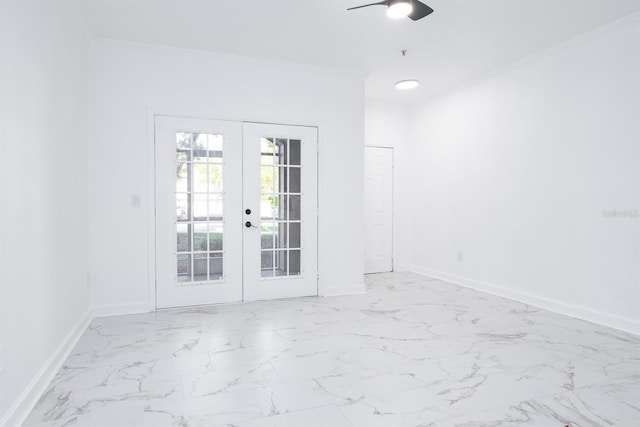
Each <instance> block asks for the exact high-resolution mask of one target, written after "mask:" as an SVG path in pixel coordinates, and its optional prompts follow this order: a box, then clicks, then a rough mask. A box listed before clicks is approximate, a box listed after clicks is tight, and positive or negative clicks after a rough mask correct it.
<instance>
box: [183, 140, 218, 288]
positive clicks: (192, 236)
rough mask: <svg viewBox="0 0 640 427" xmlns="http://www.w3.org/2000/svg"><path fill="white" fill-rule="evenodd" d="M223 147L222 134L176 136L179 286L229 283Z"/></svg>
mask: <svg viewBox="0 0 640 427" xmlns="http://www.w3.org/2000/svg"><path fill="white" fill-rule="evenodd" d="M223 142H224V137H223V135H220V134H209V133H200V132H188V131H179V132H176V157H175V162H174V166H175V173H176V175H175V177H176V179H175V184H176V188H175V195H176V197H175V201H176V221H175V226H176V229H175V230H176V231H175V232H176V258H175V260H176V263H175V266H176V269H175V272H176V282H177V284H178V285H193V284H201V283H205V282H212V281H213V282H215V281H222V280H223V279H224V271H223V259H224V186H223V173H222V172H223V166H224V156H223Z"/></svg>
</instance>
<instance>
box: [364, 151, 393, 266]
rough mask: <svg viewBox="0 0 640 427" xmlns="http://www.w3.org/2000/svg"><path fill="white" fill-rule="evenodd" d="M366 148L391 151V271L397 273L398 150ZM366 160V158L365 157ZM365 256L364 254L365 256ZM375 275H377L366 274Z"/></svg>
mask: <svg viewBox="0 0 640 427" xmlns="http://www.w3.org/2000/svg"><path fill="white" fill-rule="evenodd" d="M364 148H384V149H388V150H391V179H392V182H391V271H396V258H395V252H396V251H395V249H396V227H395V224H396V150H395V148H394V147H389V146H386V145H365V146H364ZM363 150H364V149H363ZM363 158H364V156H363ZM363 178H364V177H363ZM363 256H364V254H363ZM365 274H375V273H365Z"/></svg>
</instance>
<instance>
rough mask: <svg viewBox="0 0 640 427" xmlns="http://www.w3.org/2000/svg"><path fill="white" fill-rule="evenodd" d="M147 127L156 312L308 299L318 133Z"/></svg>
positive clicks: (313, 276)
mask: <svg viewBox="0 0 640 427" xmlns="http://www.w3.org/2000/svg"><path fill="white" fill-rule="evenodd" d="M155 127H156V129H155V131H156V141H155V143H156V144H155V145H156V146H155V149H156V153H155V154H156V165H155V166H156V306H157V307H158V308H168V307H179V306H190V305H202V304H212V303H223V302H234V301H242V300H257V299H271V298H286V297H295V296H308V295H317V167H316V163H317V160H316V158H317V129H315V128H308V127H298V126H283V125H267V124H257V123H244V124H243V123H242V122H233V121H216V120H199V119H185V118H175V117H157V118H156V121H155Z"/></svg>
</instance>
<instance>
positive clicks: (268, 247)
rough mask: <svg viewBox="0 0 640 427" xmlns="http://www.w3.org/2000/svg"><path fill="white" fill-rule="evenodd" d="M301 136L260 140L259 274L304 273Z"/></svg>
mask: <svg viewBox="0 0 640 427" xmlns="http://www.w3.org/2000/svg"><path fill="white" fill-rule="evenodd" d="M301 152H302V141H301V140H300V139H289V138H274V137H263V138H261V139H260V276H261V278H262V279H269V278H286V277H296V278H299V277H301V276H302V269H301V266H302V264H301V261H302V256H303V254H302V248H303V246H302V244H303V242H302V237H301V236H302V224H303V221H302V218H301V210H300V209H301V206H302V198H303V194H302V183H301V172H302V165H301Z"/></svg>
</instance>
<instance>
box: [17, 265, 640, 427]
mask: <svg viewBox="0 0 640 427" xmlns="http://www.w3.org/2000/svg"><path fill="white" fill-rule="evenodd" d="M366 282H367V288H368V293H367V294H366V295H358V296H345V297H332V298H298V299H291V300H278V301H262V302H254V303H247V304H235V305H226V306H211V307H196V308H189V309H177V310H168V311H161V312H157V313H149V314H142V315H133V316H117V317H110V318H99V319H95V320H94V321H93V322H92V324H91V325H90V327H89V328H88V330H87V331H86V332H85V334H84V335H83V337H82V338H81V340H80V342H79V343H78V345H77V347H76V348H75V349H74V351H73V352H72V354H71V355H70V356H69V358H68V359H67V360H66V362H65V363H64V366H63V368H62V369H61V370H60V372H58V374H57V375H56V377H55V378H54V380H53V381H52V382H51V384H50V385H49V388H48V390H47V391H46V393H45V394H44V395H43V396H42V398H41V399H40V401H39V402H38V404H37V406H36V407H35V408H34V410H33V411H32V413H31V414H30V416H29V418H28V419H27V422H26V423H25V425H26V426H92V427H93V426H182V427H185V426H189V427H191V426H217V425H220V426H224V425H226V426H237V427H242V426H385V425H389V426H400V425H408V426H519V425H527V426H563V425H570V426H572V427H578V426H580V427H584V426H612V425H617V426H629V427H631V426H638V425H640V337H637V336H633V335H630V334H627V333H624V332H620V331H616V330H613V329H610V328H606V327H603V326H599V325H595V324H592V323H589V322H584V321H581V320H578V319H574V318H570V317H566V316H562V315H560V314H557V313H552V312H548V311H545V310H542V309H538V308H535V307H531V306H527V305H526V304H522V303H519V302H515V301H511V300H507V299H503V298H499V297H496V296H492V295H487V294H483V293H481V292H477V291H474V290H470V289H466V288H462V287H459V286H457V285H453V284H450V283H446V282H442V281H439V280H435V279H430V278H426V277H423V276H419V275H415V274H411V273H388V274H378V275H370V276H367V278H366Z"/></svg>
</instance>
